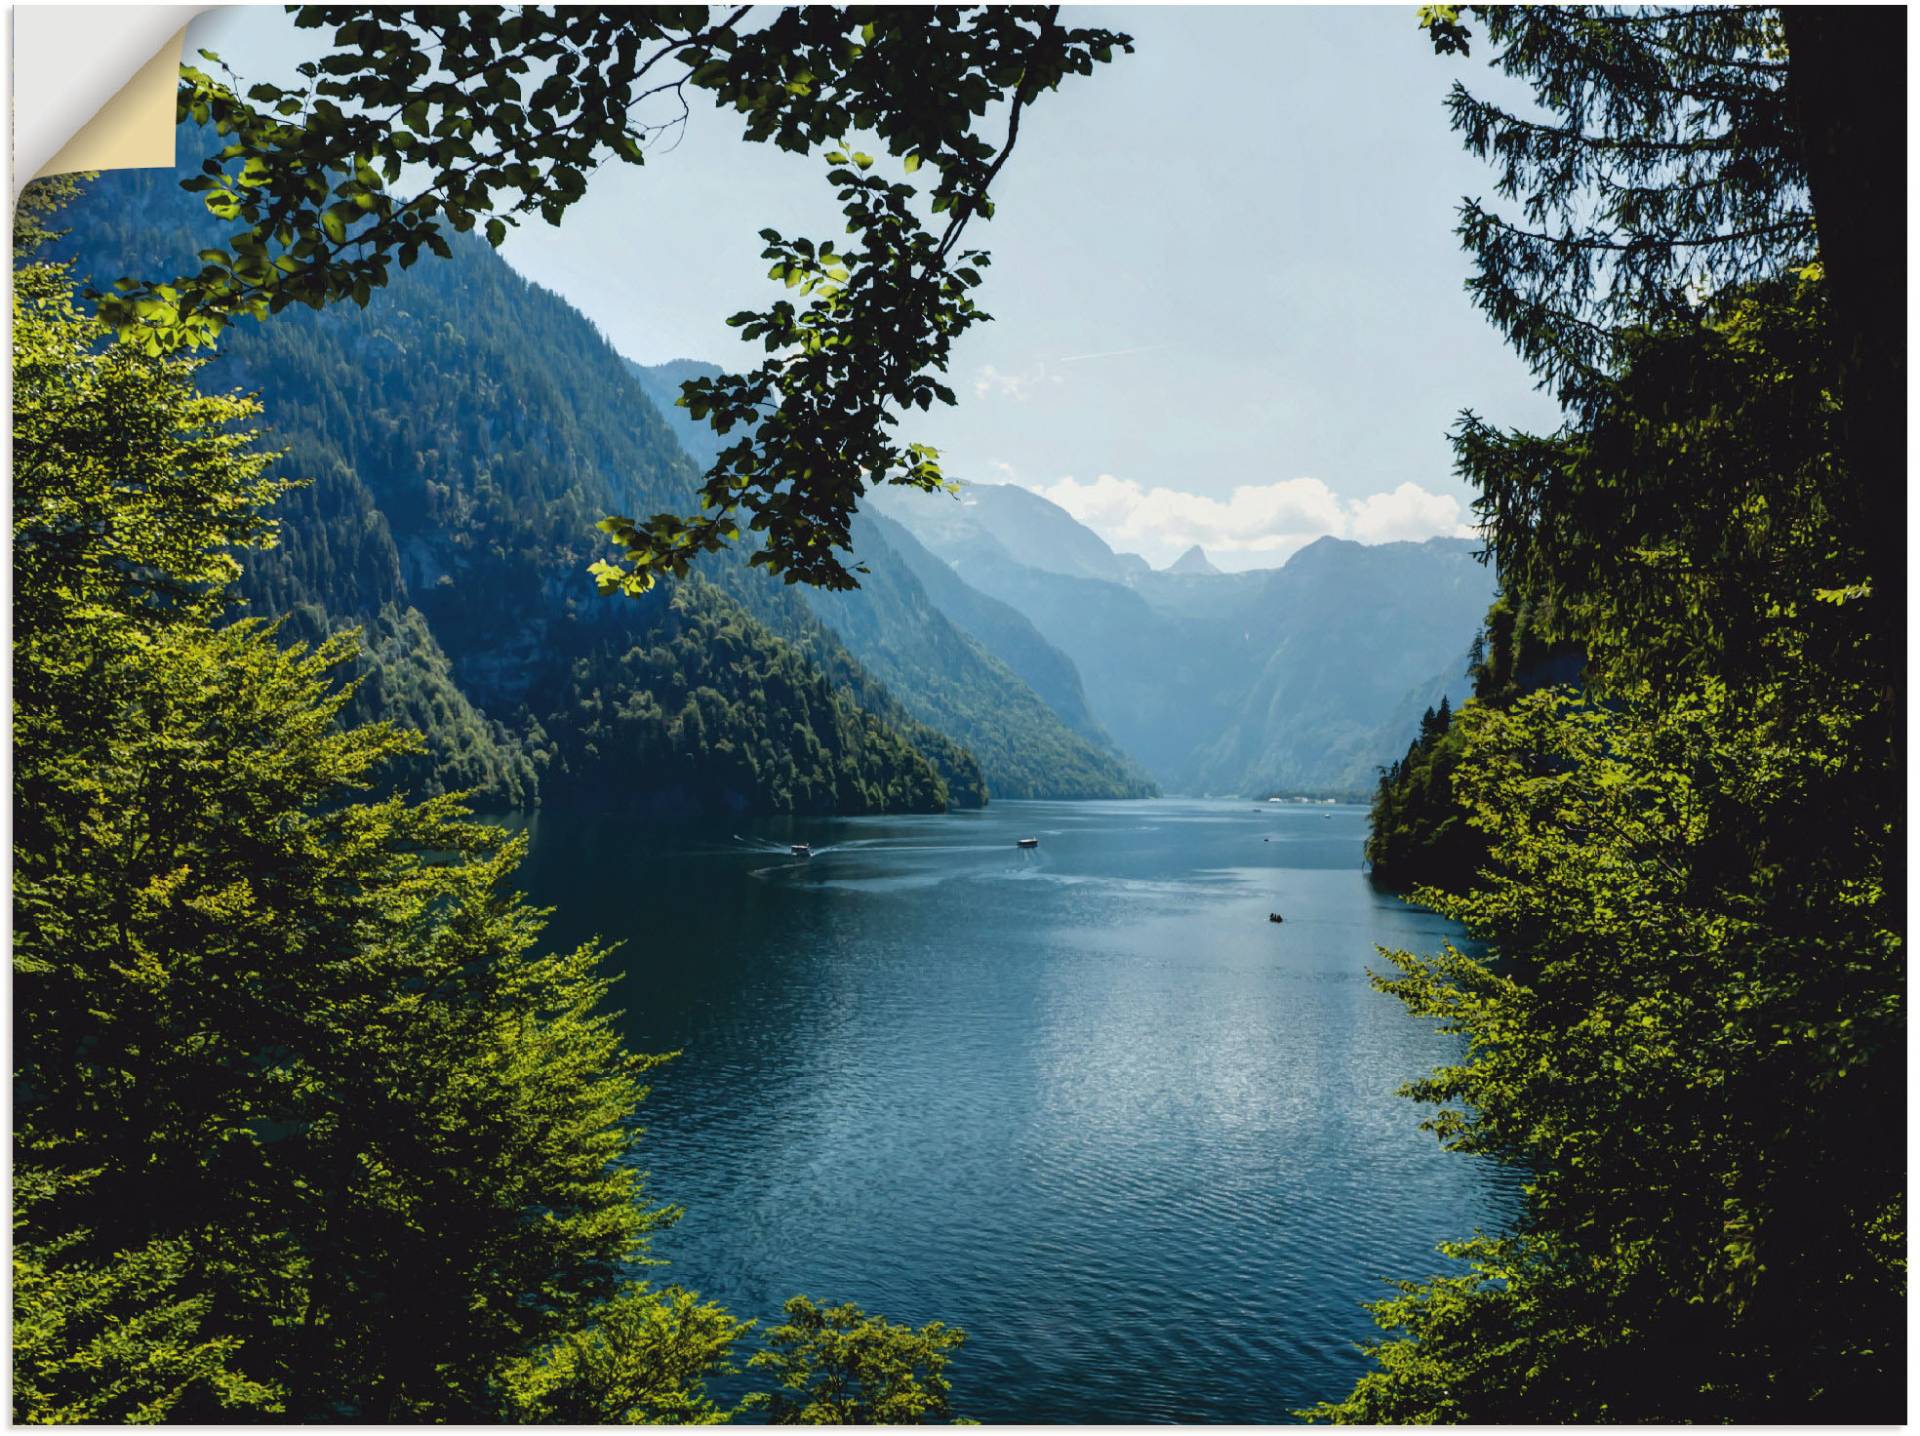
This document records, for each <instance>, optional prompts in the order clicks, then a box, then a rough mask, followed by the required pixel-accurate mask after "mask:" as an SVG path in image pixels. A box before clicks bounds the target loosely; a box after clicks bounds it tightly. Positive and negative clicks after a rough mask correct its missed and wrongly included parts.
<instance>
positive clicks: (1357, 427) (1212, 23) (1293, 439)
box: [190, 5, 1556, 568]
mask: <svg viewBox="0 0 1920 1436" xmlns="http://www.w3.org/2000/svg"><path fill="white" fill-rule="evenodd" d="M1069 18H1070V19H1071V20H1072V21H1073V22H1074V23H1079V24H1100V25H1106V26H1109V27H1111V28H1114V29H1120V30H1125V31H1128V32H1130V33H1131V34H1133V36H1134V37H1135V40H1136V46H1137V52H1136V53H1135V54H1133V55H1131V56H1120V57H1118V58H1117V59H1116V61H1115V63H1114V64H1112V65H1111V66H1107V67H1104V68H1103V69H1102V70H1100V71H1099V72H1098V73H1096V74H1095V75H1094V76H1093V77H1092V78H1091V79H1076V80H1071V81H1069V82H1067V83H1066V84H1065V85H1063V86H1062V88H1061V90H1060V91H1059V92H1057V93H1055V94H1052V95H1048V96H1047V97H1045V99H1044V100H1043V101H1042V102H1041V103H1040V104H1039V105H1037V106H1036V107H1035V108H1034V109H1033V111H1032V112H1031V113H1030V114H1029V115H1028V117H1027V118H1026V120H1025V122H1024V123H1023V125H1022V128H1021V137H1020V143H1019V146H1018V148H1017V150H1016V151H1015V154H1014V156H1013V159H1012V160H1011V162H1010V163H1009V165H1008V167H1007V169H1006V171H1005V172H1004V173H1003V174H1002V175H1001V177H1000V180H999V182H998V184H997V186H996V190H995V198H996V202H997V205H998V212H997V214H996V216H995V218H994V220H993V221H992V222H991V223H990V224H985V225H977V226H976V227H974V228H970V229H969V231H968V236H969V240H970V241H974V240H977V242H979V243H981V244H983V245H985V246H986V247H988V248H990V249H991V250H992V251H993V255H994V264H993V269H992V272H991V275H990V277H989V281H988V285H987V288H986V290H985V297H984V299H983V303H984V305H985V307H986V308H987V309H988V310H989V311H990V312H992V313H993V314H994V315H995V316H996V322H995V323H992V324H988V325H984V326H981V327H980V328H978V329H976V330H975V331H974V332H973V333H972V334H969V335H968V336H966V337H965V338H964V339H963V340H962V341H961V343H960V344H959V345H958V346H956V350H955V360H954V366H953V373H952V384H953V387H954V389H955V390H956V391H957V392H958V393H959V395H960V399H961V402H960V404H959V406H958V407H957V408H955V409H953V410H948V411H945V412H936V413H934V414H930V415H918V414H916V415H915V416H914V418H913V420H912V421H911V424H910V426H909V427H910V436H911V437H915V438H920V439H924V440H926V441H928V442H931V443H934V444H936V445H938V446H939V447H940V449H941V450H942V454H943V462H944V464H945V467H946V469H947V471H948V472H949V473H951V474H953V475H955V476H957V477H960V478H963V479H968V480H973V481H979V482H989V483H992V482H1009V481H1011V482H1017V483H1021V484H1025V485H1027V486H1028V487H1031V488H1034V489H1036V490H1038V491H1040V492H1042V493H1044V494H1046V495H1047V496H1048V497H1050V498H1052V499H1054V501H1055V502H1058V503H1061V504H1062V505H1063V506H1064V507H1066V508H1067V509H1068V510H1069V511H1071V512H1073V513H1074V514H1075V515H1076V517H1078V518H1080V519H1081V520H1082V521H1083V522H1086V523H1088V524H1090V525H1091V526H1092V527H1093V528H1094V529H1096V530H1097V531H1098V532H1100V533H1101V534H1102V536H1103V537H1105V538H1107V539H1108V540H1109V542H1111V543H1113V544H1114V546H1115V547H1116V548H1120V549H1128V550H1133V551H1136V552H1140V553H1143V554H1145V555H1146V556H1147V557H1148V558H1149V559H1150V560H1151V561H1153V562H1154V563H1156V564H1164V563H1167V562H1169V561H1170V560H1171V559H1173V558H1174V557H1175V556H1176V555H1177V554H1178V553H1180V552H1181V551H1182V550H1183V549H1184V548H1186V547H1187V546H1188V545H1189V544H1191V543H1196V542H1197V543H1201V544H1203V545H1204V546H1205V547H1206V549H1207V552H1208V554H1209V555H1210V556H1211V557H1212V558H1213V559H1214V561H1215V562H1216V563H1218V564H1219V565H1220V566H1221V567H1224V568H1247V567H1259V566H1266V565H1272V564H1277V563H1280V562H1283V561H1284V560H1285V559H1286V558H1287V557H1288V556H1289V555H1290V554H1291V553H1293V552H1294V551H1296V550H1297V549H1298V548H1300V547H1301V546H1302V545H1304V544H1305V543H1307V542H1309V541H1311V540H1312V539H1313V538H1316V537H1318V536H1320V535H1321V534H1326V533H1334V534H1338V535H1341V536H1345V537H1352V538H1358V539H1361V540H1363V541H1369V542H1373V541H1381V540H1386V539H1395V538H1420V537H1426V536H1428V535H1430V534H1435V533H1451V532H1458V531H1460V525H1461V523H1462V521H1463V520H1465V519H1466V518H1467V517H1468V513H1467V507H1466V506H1467V503H1468V501H1469V499H1470V497H1471V496H1470V493H1469V491H1468V490H1467V489H1466V487H1465V486H1464V485H1462V484H1461V483H1460V482H1459V481H1458V480H1456V479H1455V478H1454V477H1453V475H1452V471H1451V470H1452V456H1451V452H1450V450H1449V448H1448V445H1447V442H1446V432H1447V429H1448V427H1449V426H1450V424H1451V423H1452V421H1453V417H1454V415H1455V414H1456V413H1457V412H1458V411H1459V410H1461V409H1463V408H1467V407H1471V408H1473V409H1475V410H1476V411H1478V412H1480V413H1481V414H1483V415H1485V416H1487V417H1489V418H1492V419H1495V420H1497V421H1499V422H1503V423H1511V424H1520V425H1527V426H1534V427H1551V426H1552V425H1553V423H1554V422H1555V418H1556V415H1555V410H1554V407H1553V405H1552V404H1551V403H1550V402H1549V401H1548V400H1547V399H1546V398H1545V397H1544V396H1542V395H1540V394H1538V393H1536V392H1535V391H1534V390H1533V386H1532V382H1531V379H1530V378H1529V376H1528V375H1527V373H1526V371H1525V369H1524V367H1523V366H1522V365H1521V363H1520V362H1519V360H1518V359H1517V358H1515V357H1514V356H1513V355H1512V353H1511V352H1510V351H1509V350H1507V349H1506V347H1505V346H1504V345H1503V344H1502V342H1501V341H1500V339H1499V338H1498V336H1497V335H1496V334H1495V333H1494V332H1493V330H1492V329H1491V328H1490V327H1489V326H1488V325H1487V324H1486V323H1485V321H1484V320H1483V319H1482V318H1481V317H1480V315H1479V314H1478V313H1477V312H1476V311H1475V310H1474V309H1473V307H1472V305H1471V303H1470V302H1469V300H1468V299H1467V297H1466V294H1465V293H1464V291H1463V288H1462V283H1463V281H1464V280H1465V278H1466V277H1467V272H1468V270H1467V261H1466V259H1465V256H1464V255H1462V253H1461V252H1460V249H1459V246H1458V243H1457V241H1456V240H1455V238H1454V236H1453V233H1452V229H1453V224H1454V210H1455V207H1456V206H1457V204H1458V203H1459V201H1460V199H1461V198H1462V196H1464V195H1468V194H1475V195H1481V194H1486V193H1487V192H1488V191H1489V189H1490V188H1491V186H1490V183H1489V175H1488V172H1487V169H1486V167H1485V166H1483V165H1482V164H1481V163H1480V162H1478V161H1476V160H1474V159H1473V158H1472V157H1471V156H1469V155H1467V154H1466V153H1465V152H1464V151H1463V150H1462V149H1461V147H1460V145H1459V142H1458V140H1457V139H1456V137H1455V136H1454V135H1453V134H1452V133H1451V131H1450V130H1449V129H1448V127H1447V121H1446V115H1445V112H1444V110H1443V109H1442V104H1441V102H1442V99H1443V97H1444V95H1445V93H1446V91H1447V88H1448V86H1449V85H1450V83H1451V82H1452V80H1453V79H1454V78H1455V77H1456V76H1460V77H1465V78H1466V79H1467V80H1468V83H1469V84H1470V85H1472V86H1473V87H1475V88H1476V89H1482V88H1489V87H1490V81H1491V78H1492V77H1491V76H1489V74H1488V72H1487V69H1486V65H1485V60H1484V57H1478V58H1476V59H1474V60H1471V61H1462V60H1460V59H1458V58H1451V57H1450V58H1446V59H1441V58H1438V57H1435V56H1434V55H1433V54H1432V52H1431V49H1430V47H1429V46H1428V45H1427V43H1426V41H1425V38H1424V36H1423V35H1422V34H1421V32H1420V31H1419V30H1418V28H1417V27H1416V25H1415V23H1414V9H1413V7H1412V6H1411V5H1395V6H1297V7H1296V6H1144V7H1075V8H1073V9H1072V10H1071V11H1070V12H1069ZM190 40H191V42H192V43H193V44H196V45H197V44H210V45H211V46H212V47H213V48H215V49H217V50H219V51H220V52H221V53H222V54H223V55H225V56H226V57H227V58H228V59H229V61H230V62H232V63H233V64H234V65H235V67H236V68H237V69H239V70H240V71H241V73H242V74H244V75H246V76H247V77H248V78H266V77H268V76H269V75H270V74H271V73H272V72H276V71H278V72H281V73H284V67H285V66H286V65H288V64H289V63H290V62H291V60H292V59H293V58H295V56H294V53H293V52H294V50H295V49H296V48H297V47H299V46H302V45H304V44H308V43H311V41H312V35H311V34H310V33H299V34H296V33H295V32H292V31H291V30H290V29H288V28H287V27H286V23H285V21H284V19H283V18H282V17H281V16H280V14H279V13H278V12H277V11H263V10H253V11H249V12H246V13H245V14H243V15H240V16H237V17H236V16H234V15H233V14H232V13H231V12H227V13H226V14H224V15H220V16H216V17H212V18H210V19H209V20H206V21H202V22H201V23H200V28H198V29H197V30H196V31H195V33H194V34H193V35H192V36H190ZM737 137H738V124H737V121H736V120H735V119H734V117H733V116H731V115H730V114H726V113H722V112H717V111H713V110H701V111H696V112H695V114H694V115H693V118H692V121H691V123H690V124H689V125H688V126H687V127H686V132H685V134H684V137H683V138H682V139H681V141H680V142H679V144H678V145H677V146H676V147H674V148H673V149H672V150H671V151H662V152H657V153H656V154H655V155H654V157H653V158H652V159H651V160H650V161H649V163H648V164H647V165H646V166H645V167H643V168H639V169H635V168H631V167H628V166H623V165H619V164H609V165H607V166H606V167H604V168H603V169H602V170H601V171H600V172H599V173H598V174H597V175H596V176H595V178H594V181H593V184H592V187H591V188H590V190H589V193H588V195H587V198H586V199H585V200H584V201H582V202H581V203H580V204H579V205H577V206H575V208H574V209H573V210H572V211H570V212H569V214H568V216H567V218H566V221H565V223H564V225H563V226H562V227H561V228H559V229H550V228H548V227H546V226H544V225H541V224H539V223H538V222H537V221H536V222H534V223H532V224H530V225H529V226H528V227H526V228H524V229H522V230H520V231H519V232H517V233H516V234H515V235H514V236H513V237H512V238H511V239H509V240H508V242H507V245H506V247H505V250H504V253H505V255H506V257H507V259H508V260H509V262H511V263H512V264H513V265H514V267H515V268H517V269H519V270H520V271H521V272H522V273H524V274H526V275H527V276H528V277H530V278H532V279H534V280H536V281H537V282H539V283H541V284H544V285H547V286H549V287H550V288H553V289H555V290H557V291H558V292H560V293H561V294H563V295H564V296H566V297H567V298H568V299H569V300H570V301H572V302H573V303H574V304H575V305H577V306H578V307H579V308H580V309H582V310H583V311H585V312H586V313H587V314H588V315H589V316H590V317H591V318H592V319H593V320H594V322H595V323H596V324H598V325H599V326H600V328H601V329H602V331H603V332H604V333H605V334H606V335H607V336H608V338H609V339H610V340H611V341H612V342H613V343H614V345H615V346H616V347H617V348H618V349H619V350H620V351H621V352H623V353H625V354H627V355H630V356H631V357H633V358H635V359H638V360H640V361H642V362H649V363H650V362H657V361H661V360H665V359H671V358H679V357H693V358H701V359H708V360H712V361H713V362H716V363H719V364H723V365H724V364H730V363H731V364H736V365H744V364H747V363H750V362H752V357H751V353H750V351H748V350H746V349H743V348H741V347H740V346H739V345H738V344H737V342H736V341H735V340H734V337H733V333H732V331H731V330H729V329H727V328H726V326H725V323H724V320H725V317H726V316H727V315H728V314H730V313H733V312H734V311H736V310H738V309H742V308H748V307H758V306H760V305H763V304H764V303H765V301H766V299H767V298H768V297H769V295H770V293H771V289H770V285H769V281H767V280H766V279H765V278H764V275H765V265H764V262H763V261H761V260H760V259H759V258H758V255H759V248H760V240H759V239H758V237H757V231H758V230H759V229H760V228H761V227H763V226H765V225H769V224H771V225H774V226H776V227H778V228H781V229H783V230H786V231H787V232H789V233H809V234H812V235H814V236H816V237H821V238H825V237H831V236H837V235H838V233H839V224H838V217H837V214H836V212H835V210H834V208H833V202H832V194H831V191H830V189H829V188H828V186H827V185H826V184H825V183H824V181H823V179H822V178H821V176H822V175H823V173H824V170H825V166H824V165H823V164H821V163H820V162H819V161H818V160H814V159H807V158H802V157H799V156H794V155H788V154H783V153H780V152H778V151H775V150H773V149H771V148H770V147H767V146H760V145H746V144H742V143H740V142H739V140H738V138H737Z"/></svg>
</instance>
